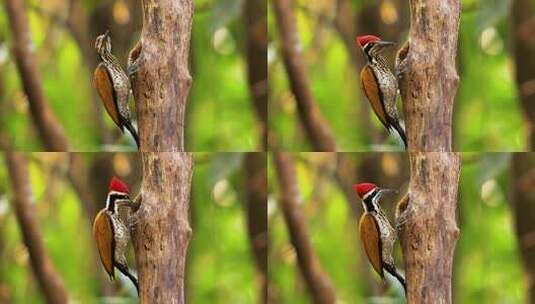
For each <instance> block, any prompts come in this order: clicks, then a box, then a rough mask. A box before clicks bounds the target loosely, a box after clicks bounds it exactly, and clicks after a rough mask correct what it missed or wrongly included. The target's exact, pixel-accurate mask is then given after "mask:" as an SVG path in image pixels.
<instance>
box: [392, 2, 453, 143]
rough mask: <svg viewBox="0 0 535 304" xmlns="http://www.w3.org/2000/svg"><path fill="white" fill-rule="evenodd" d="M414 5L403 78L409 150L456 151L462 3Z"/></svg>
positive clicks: (402, 88) (419, 3) (402, 91)
mask: <svg viewBox="0 0 535 304" xmlns="http://www.w3.org/2000/svg"><path fill="white" fill-rule="evenodd" d="M410 5H411V28H410V32H409V41H410V48H409V52H408V55H407V58H406V59H407V69H406V72H405V73H403V75H402V76H403V79H402V81H401V83H400V91H401V96H402V99H403V108H404V112H405V119H406V127H407V137H408V141H409V142H408V144H409V147H408V150H409V151H430V152H440V151H451V149H452V147H451V145H452V139H451V133H452V128H451V120H452V112H453V103H454V99H455V94H456V92H457V86H458V82H459V76H458V75H457V70H456V67H455V57H456V55H457V38H458V33H459V17H460V10H461V3H460V1H459V0H449V1H443V0H426V1H424V0H411V1H410Z"/></svg>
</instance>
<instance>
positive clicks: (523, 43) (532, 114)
mask: <svg viewBox="0 0 535 304" xmlns="http://www.w3.org/2000/svg"><path fill="white" fill-rule="evenodd" d="M511 25H512V26H511V31H512V37H513V39H512V40H513V51H514V53H513V54H514V57H515V61H514V62H515V66H516V70H515V76H516V84H517V88H518V97H519V99H520V105H521V106H522V109H523V110H524V118H525V122H526V127H527V130H526V131H527V141H528V146H527V148H528V150H530V151H533V150H535V91H534V90H526V89H524V88H527V87H529V85H528V84H529V83H533V80H534V79H535V30H534V28H535V14H534V7H533V5H532V2H531V1H528V0H514V1H513V5H512V8H511Z"/></svg>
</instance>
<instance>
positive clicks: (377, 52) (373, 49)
mask: <svg viewBox="0 0 535 304" xmlns="http://www.w3.org/2000/svg"><path fill="white" fill-rule="evenodd" d="M362 49H363V51H364V54H366V59H368V63H370V64H374V65H380V66H384V67H387V66H388V65H387V63H386V58H385V57H384V56H383V54H382V53H381V51H382V47H381V46H379V45H377V44H373V43H371V42H370V43H368V44H366V45H365V46H364V47H363V48H362Z"/></svg>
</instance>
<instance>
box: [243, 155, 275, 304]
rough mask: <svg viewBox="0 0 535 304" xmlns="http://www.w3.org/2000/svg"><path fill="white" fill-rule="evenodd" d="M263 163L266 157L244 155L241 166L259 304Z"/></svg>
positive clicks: (264, 277)
mask: <svg viewBox="0 0 535 304" xmlns="http://www.w3.org/2000/svg"><path fill="white" fill-rule="evenodd" d="M266 163H267V155H266V153H247V154H245V158H244V162H243V167H244V183H245V185H244V189H245V209H246V212H247V233H248V235H249V242H250V246H251V251H252V252H253V257H254V260H255V262H256V269H257V270H258V276H259V278H260V283H261V286H262V292H261V293H260V300H259V301H258V303H267V299H268V265H267V250H268V243H269V238H268V232H267V226H268V223H267V168H266Z"/></svg>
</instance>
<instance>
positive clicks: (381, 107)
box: [357, 35, 407, 148]
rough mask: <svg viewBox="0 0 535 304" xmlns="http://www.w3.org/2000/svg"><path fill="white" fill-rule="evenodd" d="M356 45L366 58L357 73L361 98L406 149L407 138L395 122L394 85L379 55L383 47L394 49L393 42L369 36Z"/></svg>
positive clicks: (395, 88)
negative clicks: (364, 96)
mask: <svg viewBox="0 0 535 304" xmlns="http://www.w3.org/2000/svg"><path fill="white" fill-rule="evenodd" d="M357 44H358V45H359V46H360V47H361V48H362V51H363V52H364V54H365V55H366V59H367V63H366V65H365V66H364V67H363V68H362V70H361V71H360V81H361V86H362V90H363V91H364V95H366V98H367V99H368V101H369V102H370V104H371V106H372V108H373V111H374V112H375V115H376V116H377V118H379V120H380V121H381V123H382V124H383V125H384V126H385V128H386V129H387V130H388V131H389V132H391V131H392V129H394V130H395V131H396V132H397V133H398V134H399V136H400V137H401V139H402V140H403V144H404V145H405V148H407V136H406V135H405V130H404V129H403V127H402V126H401V124H400V122H399V115H398V109H397V107H396V97H397V94H398V81H397V79H396V76H394V74H393V73H392V71H391V70H390V68H389V67H388V65H387V63H386V59H385V58H384V57H383V55H382V51H383V49H384V48H385V47H388V46H392V45H394V43H393V42H389V41H383V40H381V39H380V38H379V37H376V36H373V35H365V36H358V37H357Z"/></svg>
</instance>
